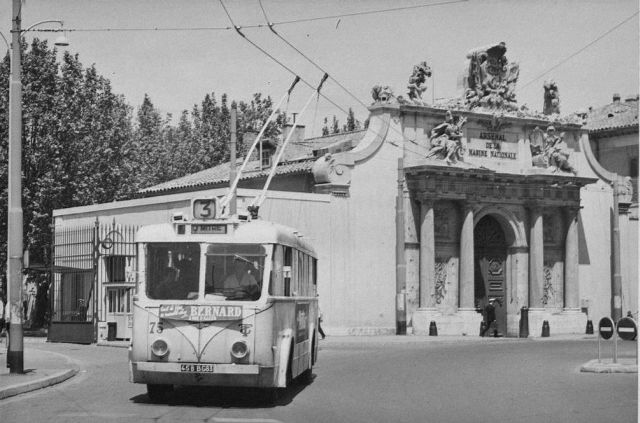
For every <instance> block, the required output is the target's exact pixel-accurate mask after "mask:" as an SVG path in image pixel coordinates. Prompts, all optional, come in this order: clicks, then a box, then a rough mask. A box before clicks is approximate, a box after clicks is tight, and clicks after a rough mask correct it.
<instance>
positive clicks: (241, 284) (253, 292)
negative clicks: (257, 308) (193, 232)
mask: <svg viewBox="0 0 640 423" xmlns="http://www.w3.org/2000/svg"><path fill="white" fill-rule="evenodd" d="M267 248H268V249H269V250H270V249H271V246H266V247H265V246H263V245H256V244H211V245H207V251H206V256H207V261H206V272H205V275H206V276H205V289H204V291H205V299H216V300H218V299H220V300H237V301H247V300H251V301H255V300H257V299H259V298H260V294H261V292H262V280H263V274H264V263H265V257H266V256H267Z"/></svg>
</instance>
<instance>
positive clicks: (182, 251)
mask: <svg viewBox="0 0 640 423" xmlns="http://www.w3.org/2000/svg"><path fill="white" fill-rule="evenodd" d="M146 264H147V266H146V270H147V271H146V274H147V278H146V279H147V280H146V282H147V283H146V290H147V296H148V297H149V298H151V299H155V300H185V299H190V298H195V297H197V295H198V279H199V278H198V274H199V271H200V245H199V244H196V243H170V242H166V243H150V244H147V263H146Z"/></svg>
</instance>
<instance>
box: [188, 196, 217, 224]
mask: <svg viewBox="0 0 640 423" xmlns="http://www.w3.org/2000/svg"><path fill="white" fill-rule="evenodd" d="M216 206H217V204H216V200H215V199H213V198H200V199H197V200H193V218H194V219H202V220H210V219H215V218H216V211H217V210H216V209H217V207H216Z"/></svg>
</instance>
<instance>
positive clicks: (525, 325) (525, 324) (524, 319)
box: [520, 306, 529, 338]
mask: <svg viewBox="0 0 640 423" xmlns="http://www.w3.org/2000/svg"><path fill="white" fill-rule="evenodd" d="M528 337H529V307H527V306H523V307H522V308H521V309H520V338H528Z"/></svg>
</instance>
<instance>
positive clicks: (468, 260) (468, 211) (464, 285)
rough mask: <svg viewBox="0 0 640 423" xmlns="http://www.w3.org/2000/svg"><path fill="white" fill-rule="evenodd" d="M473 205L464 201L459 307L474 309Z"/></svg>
mask: <svg viewBox="0 0 640 423" xmlns="http://www.w3.org/2000/svg"><path fill="white" fill-rule="evenodd" d="M474 265H475V263H474V245H473V205H472V204H470V203H465V204H464V208H463V215H462V229H461V231H460V276H459V278H458V280H459V281H460V290H459V295H460V302H459V304H460V308H461V309H474V308H475V304H474V300H475V299H474V289H475V286H474V277H475V271H474V270H475V269H474Z"/></svg>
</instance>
